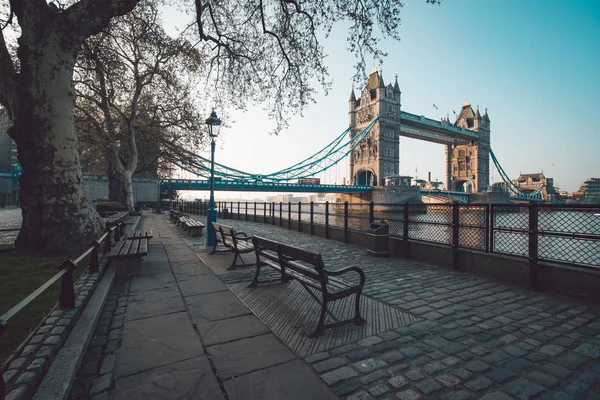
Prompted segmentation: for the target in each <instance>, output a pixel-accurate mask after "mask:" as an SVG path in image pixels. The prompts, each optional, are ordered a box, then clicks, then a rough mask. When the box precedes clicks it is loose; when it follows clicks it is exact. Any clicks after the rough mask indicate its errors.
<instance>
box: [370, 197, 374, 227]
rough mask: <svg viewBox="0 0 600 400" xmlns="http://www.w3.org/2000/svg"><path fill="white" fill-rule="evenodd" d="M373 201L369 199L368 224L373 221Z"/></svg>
mask: <svg viewBox="0 0 600 400" xmlns="http://www.w3.org/2000/svg"><path fill="white" fill-rule="evenodd" d="M374 214H375V203H374V202H373V201H371V202H370V203H369V224H372V223H373V221H375V216H374Z"/></svg>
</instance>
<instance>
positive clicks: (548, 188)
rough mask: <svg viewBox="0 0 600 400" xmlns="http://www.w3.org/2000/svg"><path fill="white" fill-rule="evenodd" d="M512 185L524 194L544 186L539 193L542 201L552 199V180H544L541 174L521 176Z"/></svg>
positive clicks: (553, 191)
mask: <svg viewBox="0 0 600 400" xmlns="http://www.w3.org/2000/svg"><path fill="white" fill-rule="evenodd" d="M513 183H514V184H515V185H516V186H518V187H519V189H520V190H521V191H522V192H525V193H531V192H533V191H535V190H537V189H538V188H539V187H540V186H544V187H543V189H541V191H540V194H541V196H542V199H543V200H552V197H553V196H554V193H555V189H554V178H546V176H545V175H544V173H543V172H539V173H535V174H521V175H519V178H518V179H517V180H514V181H513Z"/></svg>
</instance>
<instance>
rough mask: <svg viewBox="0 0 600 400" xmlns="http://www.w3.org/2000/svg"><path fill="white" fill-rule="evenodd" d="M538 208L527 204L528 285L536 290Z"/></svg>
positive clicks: (532, 203)
mask: <svg viewBox="0 0 600 400" xmlns="http://www.w3.org/2000/svg"><path fill="white" fill-rule="evenodd" d="M537 261H538V206H537V204H536V203H535V202H531V203H530V204H529V285H530V286H531V288H532V289H533V290H538V283H539V282H538V263H537Z"/></svg>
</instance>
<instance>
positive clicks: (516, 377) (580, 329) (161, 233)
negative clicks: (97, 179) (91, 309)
mask: <svg viewBox="0 0 600 400" xmlns="http://www.w3.org/2000/svg"><path fill="white" fill-rule="evenodd" d="M197 218H198V219H203V218H202V217H197ZM228 222H229V223H231V224H232V225H233V226H234V227H235V228H238V230H241V231H245V232H246V233H248V234H250V235H262V236H266V237H270V238H277V239H278V240H281V241H284V242H287V243H291V244H294V245H296V246H299V247H303V248H307V249H310V250H313V251H317V252H320V253H322V254H323V257H324V259H325V264H326V266H327V268H329V269H338V268H342V267H345V266H349V265H356V266H360V267H361V268H363V270H364V271H365V274H366V277H367V284H366V286H365V295H366V296H369V297H371V298H373V299H376V300H379V301H382V302H384V303H386V304H389V305H391V306H394V307H397V308H399V309H400V310H402V311H404V312H407V313H411V314H413V315H415V316H417V317H419V318H420V319H421V321H420V322H417V323H414V324H412V325H408V326H402V327H400V328H397V329H394V330H391V331H387V332H382V333H379V334H377V335H376V336H371V337H367V338H364V339H362V340H359V341H358V342H356V343H351V344H349V345H345V346H342V347H338V348H334V349H332V350H329V351H326V352H322V353H318V354H314V355H311V356H309V357H307V358H305V359H304V362H300V361H298V360H295V356H294V355H293V354H292V353H291V352H289V350H287V348H285V347H284V346H283V345H282V344H281V343H280V342H279V341H278V340H277V338H276V337H275V336H273V335H272V333H269V332H270V330H269V329H268V327H266V328H265V327H264V325H262V323H260V321H258V322H257V321H256V320H255V317H254V316H253V315H252V314H250V311H249V310H248V309H247V308H246V307H245V305H244V304H243V303H240V302H239V300H237V298H235V296H233V294H232V293H231V292H229V291H228V290H227V288H226V287H225V286H221V285H223V284H222V283H221V282H224V283H226V284H235V283H238V282H244V281H248V280H250V274H251V268H250V269H246V270H242V271H234V272H227V271H222V272H220V273H218V278H220V279H217V278H216V277H215V276H214V275H212V271H210V269H209V268H206V267H204V266H203V264H200V263H198V261H197V258H195V257H196V255H195V254H194V252H193V251H191V250H190V248H192V249H194V250H195V251H196V252H199V253H200V252H202V251H205V244H204V242H203V238H192V237H189V235H187V234H186V233H184V232H183V230H181V229H180V228H176V227H173V225H172V224H170V223H169V222H167V220H166V219H165V217H161V216H156V215H149V214H146V228H145V229H146V230H150V229H151V230H153V232H154V235H155V238H154V239H153V240H152V241H151V243H152V244H151V246H152V249H151V253H150V254H149V255H148V257H146V258H145V259H144V262H143V264H142V269H143V271H144V274H143V275H142V276H139V277H135V278H133V280H132V282H131V289H130V290H131V293H130V294H129V297H128V298H129V300H128V301H127V304H126V305H125V302H123V300H121V302H122V303H121V302H120V301H119V296H122V297H121V298H125V296H127V293H126V289H124V287H127V284H125V285H124V286H123V287H121V288H120V289H119V288H118V286H115V291H116V292H115V294H114V297H113V299H112V303H111V302H109V303H108V304H107V307H109V306H110V307H112V308H113V309H115V311H112V309H111V310H110V311H109V312H106V313H105V315H104V316H103V319H104V321H105V324H104V325H103V326H105V328H104V330H103V332H105V333H104V335H106V337H105V338H104V339H103V345H104V346H106V345H107V343H109V342H110V340H109V339H108V338H109V337H110V335H111V334H112V332H113V331H111V330H107V329H108V328H114V330H119V329H120V327H119V319H121V321H123V320H124V321H125V322H124V334H123V337H122V343H121V345H120V347H119V348H118V349H113V348H110V349H109V350H111V351H108V352H107V351H106V350H104V353H105V354H107V356H109V355H111V354H115V352H116V358H115V359H116V367H115V370H114V371H115V377H116V385H115V386H113V387H111V390H110V391H108V390H105V391H103V392H97V391H96V392H94V393H98V394H96V397H92V398H94V399H101V398H115V399H117V398H125V397H135V398H137V397H136V396H137V395H135V396H134V395H133V393H145V394H143V395H142V394H140V395H139V396H140V398H141V397H142V396H143V397H148V398H186V399H187V398H219V397H201V396H200V397H198V393H197V392H194V391H193V390H192V389H194V390H197V391H199V390H206V391H207V392H206V393H209V392H208V391H209V390H214V393H218V394H227V395H228V396H229V398H243V399H251V398H260V399H263V398H270V397H268V396H266V395H263V394H264V393H261V392H260V391H257V390H258V389H257V388H258V387H260V388H261V389H265V390H267V389H266V388H265V387H263V386H262V383H261V382H265V377H267V380H268V379H269V377H271V376H272V375H269V374H270V373H271V372H272V373H278V374H279V378H277V380H279V379H282V378H281V377H283V376H288V375H287V371H288V370H287V369H286V368H296V369H298V370H299V371H302V374H303V375H302V376H306V377H307V378H306V379H310V378H313V377H316V376H317V375H312V374H311V373H309V372H310V371H308V372H307V371H306V368H308V366H310V368H309V369H312V371H314V373H315V374H318V376H320V377H321V381H319V380H318V379H317V382H316V383H311V386H309V385H307V384H304V383H303V384H302V385H301V387H300V388H297V387H296V388H294V387H291V386H285V385H283V384H282V391H279V392H277V395H278V396H279V397H273V398H280V399H290V398H294V397H292V396H294V395H295V396H299V397H298V398H305V399H321V398H327V397H325V396H326V395H327V394H328V391H327V390H326V389H325V387H326V386H328V387H329V388H330V390H331V391H332V392H333V393H335V394H336V395H338V396H340V397H343V398H349V399H354V400H356V399H370V398H377V399H392V398H399V399H419V398H424V399H444V400H445V399H470V398H473V399H477V398H482V399H528V398H536V399H537V398H540V399H596V398H599V399H600V308H599V307H597V306H592V305H588V304H584V303H581V302H577V301H574V300H571V299H566V298H563V297H559V296H554V295H551V294H542V293H536V292H532V291H528V290H524V289H520V288H515V287H512V286H509V285H506V284H503V283H500V282H497V281H493V280H489V279H484V278H479V277H475V276H473V275H470V274H466V273H460V272H455V271H450V270H446V269H443V268H437V267H434V266H430V265H427V264H423V263H419V262H414V261H410V260H403V259H397V258H391V259H381V258H372V257H369V256H368V255H366V251H365V250H364V249H362V248H359V247H356V246H351V245H345V244H343V243H339V242H335V241H331V240H325V239H322V238H319V237H314V236H310V235H308V234H303V233H298V232H295V231H289V230H287V229H284V228H280V227H276V226H271V225H263V224H254V223H249V222H244V221H228ZM181 239H183V241H185V242H186V243H187V244H188V245H189V247H188V246H185V245H183V241H182V240H181ZM119 291H120V292H119ZM236 305H237V306H236ZM115 307H116V308H115ZM120 307H121V308H120ZM125 307H126V309H125ZM236 307H237V308H236ZM221 308H224V310H232V311H231V313H232V314H231V315H226V316H219V317H215V315H214V314H213V313H216V312H221ZM236 310H237V311H236ZM226 312H229V311H226ZM122 315H125V317H121V316H122ZM110 316H112V318H113V321H114V318H116V322H115V324H114V326H113V322H110V321H109V320H110V318H109V317H110ZM229 316H231V317H233V318H229V319H223V320H222V321H216V320H218V319H220V318H227V317H229ZM243 318H246V319H249V320H252V321H253V322H252V323H249V325H248V326H246V325H244V328H243V329H239V333H240V335H241V334H245V333H247V332H254V333H253V334H251V335H250V336H251V337H250V338H237V337H235V338H231V337H227V335H224V334H221V333H219V332H223V329H224V328H223V325H225V326H226V325H227V324H228V321H231V320H236V319H237V320H239V321H242V319H243ZM240 323H241V322H240ZM109 324H110V325H109ZM259 327H260V328H259ZM101 328H102V326H101V327H100V328H99V329H101ZM252 329H256V330H252ZM190 330H192V331H193V332H190ZM101 336H102V334H101ZM115 336H117V334H116V333H115V334H113V340H119V339H115ZM267 338H268V339H267ZM218 340H226V341H227V343H225V344H218V343H216V342H215V341H218ZM230 340H231V341H230ZM265 343H266V346H267V347H268V348H270V346H275V347H274V348H277V349H278V350H277V351H274V352H273V354H271V353H268V358H269V359H270V358H271V357H274V358H275V360H276V361H274V362H275V363H280V365H279V366H277V367H272V368H268V367H267V368H266V369H265V366H263V365H262V364H261V363H262V361H260V360H262V359H263V358H264V357H267V356H266V355H260V356H258V355H259V354H260V352H261V351H262V349H264V346H265ZM96 345H97V346H96V348H98V350H97V351H96V352H95V353H94V352H92V353H93V355H95V354H97V353H99V354H100V355H102V352H103V348H100V347H99V344H98V343H96ZM280 346H281V347H280ZM89 353H90V352H88V356H89ZM290 354H291V355H290ZM107 356H105V357H104V360H106V359H107ZM184 356H185V357H186V358H185V360H193V361H186V362H189V363H196V364H194V367H190V366H188V365H187V364H186V362H181V361H183V359H182V357H184ZM288 357H289V358H288ZM109 359H110V358H109ZM204 361H206V362H207V363H208V366H209V367H210V368H209V369H210V371H212V372H216V374H217V375H216V378H215V376H214V375H211V374H209V373H208V371H209V369H208V368H207V367H206V365H204V367H203V366H202V363H203V362H204ZM103 364H104V361H103V360H102V357H100V358H98V360H97V363H96V364H95V368H96V375H93V376H92V378H91V379H90V378H88V379H89V381H88V382H87V387H86V388H87V390H88V391H87V393H88V394H89V393H90V392H89V388H93V387H94V385H100V384H98V383H97V382H101V380H100V379H102V377H103V376H104V375H106V374H104V375H102V376H98V371H99V368H101V367H102V365H103ZM184 364H185V365H184ZM110 365H112V361H108V362H107V367H106V368H108V367H109V366H110ZM284 366H285V368H284ZM83 368H85V364H84V367H83ZM83 368H82V370H83ZM190 369H193V370H194V371H196V372H195V373H189V374H187V375H186V373H185V372H184V371H190ZM250 370H253V371H254V372H251V371H250ZM294 371H295V370H294ZM104 372H106V369H105V370H104ZM201 372H204V373H205V374H204V375H202V379H200V378H198V376H200V375H201ZM290 373H296V372H292V371H291V370H290ZM239 375H241V376H239ZM80 376H81V378H82V379H81V382H79V383H82V382H83V380H84V379H86V378H84V377H83V375H82V374H81V371H80ZM192 376H194V378H193V379H192V378H191V377H192ZM231 376H236V378H230V377H231ZM238 376H239V377H238ZM94 377H95V379H93V378H94ZM104 379H105V380H106V381H107V382H108V383H110V379H109V378H104ZM144 379H146V382H145V383H144ZM194 379H195V382H196V386H190V385H191V383H189V382H191V381H193V380H194ZM178 381H182V382H184V383H185V382H188V383H187V384H186V385H187V386H185V387H186V388H188V389H189V390H190V391H188V392H181V391H180V392H176V391H175V389H176V388H177V387H178V386H177V385H175V382H178ZM269 382H270V381H269ZM198 385H200V386H198ZM215 385H217V387H218V388H219V392H217V391H216V390H217V389H214V387H215ZM312 385H314V387H316V388H319V391H318V393H319V394H309V393H307V390H308V388H309V387H313V386H312ZM108 386H109V385H105V387H102V388H105V389H106V388H108ZM252 386H253V389H249V388H250V387H252ZM284 386H285V387H284ZM100 387H101V386H97V388H100ZM159 388H160V390H163V391H162V392H161V391H160V390H159ZM200 388H202V389H200ZM211 388H213V389H211ZM237 388H244V389H243V390H246V388H248V389H247V390H248V391H247V392H246V394H245V395H244V394H241V393H240V392H239V391H237V392H236V390H238V389H237ZM283 389H285V391H283ZM134 390H135V391H134ZM152 390H154V391H155V392H152ZM252 390H253V392H252V393H253V395H249V394H248V393H250V392H251V391H252ZM296 390H297V391H296ZM151 392H152V393H154V397H152V395H151V394H150V393H151ZM73 393H74V394H75V391H74V392H73ZM109 393H110V394H111V396H112V397H109V396H108V395H109ZM162 393H164V396H163V395H162ZM167 393H168V395H167ZM175 393H179V394H180V395H179V396H176V395H175ZM269 393H273V392H269ZM192 394H193V395H195V396H197V397H193V395H192ZM252 396H254V397H252ZM88 398H89V397H88Z"/></svg>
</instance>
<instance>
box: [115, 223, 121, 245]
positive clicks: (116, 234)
mask: <svg viewBox="0 0 600 400" xmlns="http://www.w3.org/2000/svg"><path fill="white" fill-rule="evenodd" d="M119 240H121V230H120V229H119V223H117V225H115V242H118V241H119Z"/></svg>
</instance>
